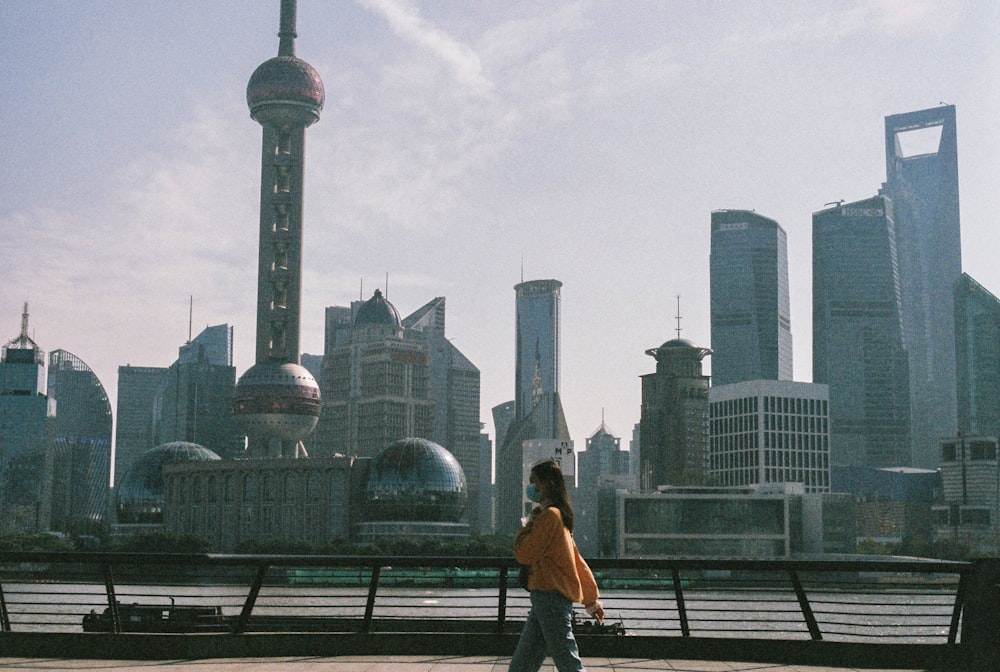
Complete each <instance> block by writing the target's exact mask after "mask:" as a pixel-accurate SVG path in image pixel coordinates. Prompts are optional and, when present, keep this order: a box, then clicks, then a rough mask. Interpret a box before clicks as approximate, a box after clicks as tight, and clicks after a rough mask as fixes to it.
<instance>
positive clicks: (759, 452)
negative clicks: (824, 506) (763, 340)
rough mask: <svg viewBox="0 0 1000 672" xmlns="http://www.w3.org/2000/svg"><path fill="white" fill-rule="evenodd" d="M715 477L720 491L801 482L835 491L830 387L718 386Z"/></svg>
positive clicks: (714, 393) (712, 447) (713, 408)
mask: <svg viewBox="0 0 1000 672" xmlns="http://www.w3.org/2000/svg"><path fill="white" fill-rule="evenodd" d="M708 400H709V436H710V439H709V457H708V459H709V473H710V474H711V475H712V477H713V480H714V481H715V482H716V483H717V484H718V485H720V486H725V487H732V486H748V485H757V484H763V483H801V484H802V485H803V486H804V488H805V491H806V492H810V493H811V492H829V491H830V424H829V419H830V413H829V391H828V388H827V386H826V385H819V384H816V383H796V382H792V381H777V380H752V381H744V382H742V383H733V384H732V385H722V386H717V385H713V386H712V388H711V389H710V390H709V392H708Z"/></svg>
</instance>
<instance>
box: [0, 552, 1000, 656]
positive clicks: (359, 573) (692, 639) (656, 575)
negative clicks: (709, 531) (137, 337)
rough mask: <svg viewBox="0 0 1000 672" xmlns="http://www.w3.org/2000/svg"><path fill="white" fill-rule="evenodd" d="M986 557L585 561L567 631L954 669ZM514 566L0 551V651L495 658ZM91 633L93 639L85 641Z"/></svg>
mask: <svg viewBox="0 0 1000 672" xmlns="http://www.w3.org/2000/svg"><path fill="white" fill-rule="evenodd" d="M998 562H1000V561H981V562H978V563H965V562H945V561H925V560H916V559H885V560H858V559H844V560H706V559H695V558H677V559H663V560H607V559H604V560H593V561H591V563H590V564H591V567H592V568H593V570H594V572H595V574H596V575H597V576H598V583H599V584H600V585H601V589H602V601H603V602H604V606H605V610H606V612H607V619H606V627H604V628H598V627H597V626H596V624H593V623H585V622H584V621H585V618H586V617H585V615H584V614H582V612H581V614H580V617H581V618H580V623H579V629H578V632H579V633H580V637H581V638H582V641H583V642H586V645H587V646H588V647H591V650H593V651H598V650H599V651H609V652H613V651H616V650H622V651H625V650H627V651H629V652H638V651H640V650H648V651H651V652H654V653H655V652H658V651H677V650H679V649H678V648H677V647H683V650H684V651H685V652H686V653H685V655H692V652H693V653H697V652H698V650H699V647H701V648H703V649H705V651H706V652H707V651H714V652H716V654H714V655H718V652H720V651H721V652H723V654H722V655H725V653H724V652H725V651H726V650H727V649H726V647H727V646H730V647H732V646H739V647H740V648H739V651H740V653H741V656H742V657H744V658H746V657H747V652H749V653H753V652H754V651H755V650H759V651H760V654H759V655H757V654H754V655H755V657H763V658H767V657H774V658H781V657H784V658H785V659H790V658H789V656H792V657H794V658H796V659H797V660H798V661H805V659H808V657H809V655H814V654H808V655H806V653H805V652H808V651H810V650H822V651H825V652H826V654H827V655H828V654H830V653H834V654H835V655H837V656H844V655H847V653H851V652H857V654H856V655H858V656H862V657H863V660H865V661H866V663H868V664H871V663H872V661H873V660H876V659H878V657H879V656H884V657H885V659H886V661H892V662H893V663H894V664H898V662H899V661H900V655H908V656H912V657H916V658H919V659H921V660H928V659H934V660H941V659H942V656H944V657H945V658H947V659H948V660H949V661H951V662H952V663H955V661H958V660H959V658H962V657H963V656H965V657H968V656H967V654H968V652H969V651H970V650H973V649H977V648H982V646H988V645H986V644H983V645H982V646H980V644H981V643H977V642H978V638H979V635H978V634H977V633H978V632H981V631H983V630H984V628H986V629H987V630H988V628H989V627H993V626H995V625H996V624H995V620H996V616H990V615H988V614H985V613H982V612H980V611H976V612H975V613H973V614H970V613H969V609H970V605H971V606H972V607H973V608H975V605H976V604H978V601H981V600H982V599H983V598H982V596H983V594H985V593H989V591H990V590H994V591H995V590H996V581H995V577H996V576H997V575H998V574H1000V572H998V571H997V563H998ZM516 568H517V565H516V564H515V563H514V561H513V560H512V559H511V558H496V557H494V558H445V557H392V558H389V557H373V556H365V557H359V556H350V557H343V556H298V555H296V556H291V555H216V554H133V553H55V552H49V553H5V554H0V630H2V634H0V637H2V638H3V639H2V640H0V641H6V642H8V643H15V642H18V641H25V642H30V641H32V639H33V638H38V637H41V636H44V635H59V636H61V637H64V638H65V637H73V638H75V639H74V640H73V641H74V642H76V643H75V644H74V646H87V645H88V642H89V643H90V644H89V645H91V646H93V645H95V643H96V642H97V641H101V642H104V641H105V640H106V638H107V635H110V636H111V637H112V639H115V638H128V637H134V636H138V635H140V634H141V635H150V634H157V635H160V639H159V640H157V641H158V642H159V644H158V645H159V646H165V644H164V642H176V643H177V645H181V644H180V642H183V641H185V636H186V635H191V634H197V635H202V636H209V635H215V639H216V640H219V641H224V642H228V643H229V645H230V648H231V647H232V646H234V645H235V644H233V643H234V642H237V641H242V642H243V643H242V644H239V645H238V646H240V647H243V648H240V649H239V650H240V651H245V650H247V649H246V648H245V647H246V646H248V645H247V644H246V642H248V641H253V638H254V636H263V635H267V636H269V637H270V638H271V640H272V641H273V640H274V638H275V637H280V636H282V635H286V636H288V635H292V634H296V635H298V636H300V637H299V639H297V640H296V641H299V642H300V643H301V642H303V641H307V640H302V639H301V636H302V635H308V634H316V635H319V634H322V635H324V636H327V640H329V637H328V636H329V635H335V634H339V635H344V636H345V637H341V638H340V639H339V641H340V643H341V645H345V643H346V642H350V646H351V647H353V648H354V649H357V648H358V647H363V646H365V645H366V644H365V642H369V644H368V645H369V646H370V645H371V643H372V642H374V641H375V639H373V638H374V637H375V636H376V635H378V636H382V640H383V642H384V641H385V638H386V637H391V636H392V635H394V634H395V635H398V633H409V634H410V635H413V634H417V633H419V634H421V635H423V637H406V638H401V637H398V636H397V637H395V638H394V639H392V640H390V641H393V642H396V644H394V645H395V646H402V645H401V644H398V642H401V641H404V640H405V641H411V642H417V641H420V642H422V643H421V644H416V643H414V644H412V645H411V648H412V647H424V648H423V649H422V650H430V649H433V651H434V652H441V653H449V652H455V653H458V652H460V651H459V649H462V647H467V646H483V645H484V643H485V645H486V646H490V647H495V648H496V650H499V651H507V650H510V649H512V647H513V645H514V643H515V642H516V636H517V633H518V631H519V629H520V625H521V623H522V622H523V620H524V617H525V615H526V614H527V611H528V609H529V603H528V593H527V592H526V591H524V590H522V589H520V588H517V587H516V585H515V583H516V579H515V577H516V574H517V571H516ZM994 594H995V593H994ZM977 600H978V601H977ZM983 611H985V610H983ZM970 617H971V623H972V625H971V627H967V626H969V622H970ZM984 619H985V621H984ZM85 622H86V623H87V630H89V631H90V632H87V633H85V632H84V623H85ZM983 623H986V624H987V625H985V626H984V625H983ZM94 633H104V634H105V637H103V638H100V639H99V640H98V639H94V638H93V637H90V639H88V638H87V637H88V636H89V635H93V634H94ZM18 634H23V638H22V639H20V640H19V639H18V638H17V637H16V635H18ZM457 634H460V635H462V636H461V637H456V636H455V635H457ZM165 635H172V638H169V637H168V638H166V639H165V638H164V636H165ZM622 635H624V636H622ZM989 636H990V637H992V635H991V634H990V635H989ZM970 638H972V641H970ZM188 639H190V638H188ZM397 640H398V641H397ZM67 641H69V640H67ZM286 641H288V642H289V646H290V645H291V644H290V642H291V641H292V640H290V639H287V640H286ZM807 644H808V645H812V648H811V649H810V648H809V647H805V646H804V645H807ZM315 645H316V644H315V643H313V644H310V646H315ZM816 645H821V646H820V647H817V646H816ZM104 646H107V645H106V644H104ZM748 647H749V649H748ZM754 647H756V649H754ZM29 648H30V647H29ZM225 649H226V647H225V646H223V647H222V648H221V649H217V650H220V651H221V650H225ZM414 650H415V649H414ZM797 651H799V652H801V653H796V652H797ZM845 652H846V653H845ZM629 655H635V654H634V653H630V654H629ZM852 655H854V654H852ZM873 656H874V658H873ZM956 656H958V658H956ZM693 657H710V656H698V655H694V656H693ZM955 669H958V668H957V667H956V668H955Z"/></svg>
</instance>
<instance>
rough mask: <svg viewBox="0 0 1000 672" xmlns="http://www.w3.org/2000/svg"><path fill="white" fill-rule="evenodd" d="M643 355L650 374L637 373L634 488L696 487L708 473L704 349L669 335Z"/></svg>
mask: <svg viewBox="0 0 1000 672" xmlns="http://www.w3.org/2000/svg"><path fill="white" fill-rule="evenodd" d="M646 354H647V355H649V356H650V357H653V358H654V359H656V372H655V373H647V374H645V375H644V376H642V410H641V415H640V418H639V426H640V432H639V434H640V438H639V488H640V489H641V490H643V491H646V492H650V491H653V490H656V488H657V486H660V485H701V484H703V483H704V479H705V477H706V475H707V473H708V383H709V377H708V376H706V375H703V374H702V365H701V362H702V360H703V359H704V358H705V356H706V355H710V354H712V351H711V350H709V349H708V348H701V347H698V346H696V345H695V344H694V343H692V342H691V341H688V340H686V339H683V338H675V339H672V340H669V341H667V342H666V343H664V344H663V345H661V346H660V347H658V348H650V349H649V350H647V351H646Z"/></svg>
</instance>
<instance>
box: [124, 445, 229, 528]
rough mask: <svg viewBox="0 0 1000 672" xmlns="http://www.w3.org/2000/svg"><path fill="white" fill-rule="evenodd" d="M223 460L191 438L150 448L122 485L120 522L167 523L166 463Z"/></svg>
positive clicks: (133, 465)
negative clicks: (164, 513)
mask: <svg viewBox="0 0 1000 672" xmlns="http://www.w3.org/2000/svg"><path fill="white" fill-rule="evenodd" d="M220 459H222V458H220V457H219V456H218V455H216V454H215V453H214V452H212V451H211V450H209V449H208V448H205V447H204V446H200V445H198V444H197V443H188V442H187V441H173V442H171V443H164V444H161V445H159V446H156V447H155V448H151V449H150V450H147V451H146V452H145V453H143V454H142V455H140V456H139V458H138V459H137V460H136V461H135V462H133V463H132V466H131V467H130V468H129V470H128V472H127V473H126V474H125V478H123V479H122V482H121V484H120V485H119V486H118V496H117V509H118V522H120V523H152V524H156V523H161V522H163V465H165V464H172V463H174V462H201V461H207V460H220Z"/></svg>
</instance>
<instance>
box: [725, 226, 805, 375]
mask: <svg viewBox="0 0 1000 672" xmlns="http://www.w3.org/2000/svg"><path fill="white" fill-rule="evenodd" d="M710 279H711V320H712V383H713V384H714V385H727V384H729V383H738V382H741V381H744V380H757V379H766V380H791V379H792V330H791V320H790V311H789V301H788V249H787V242H786V239H785V231H784V229H782V228H781V226H779V225H778V223H777V222H775V221H774V220H773V219H769V218H767V217H763V216H761V215H758V214H757V213H755V212H753V211H752V210H716V211H715V212H713V213H712V252H711V261H710Z"/></svg>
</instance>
